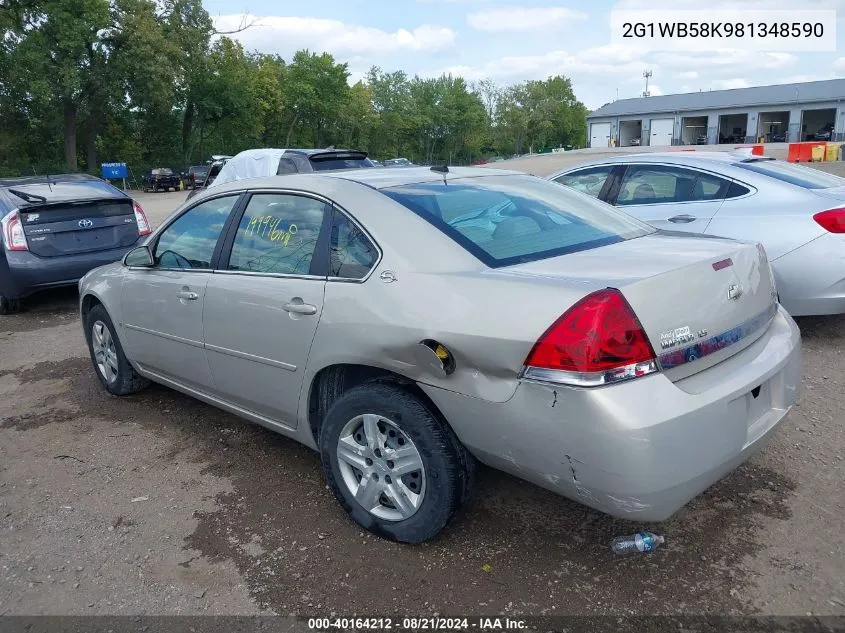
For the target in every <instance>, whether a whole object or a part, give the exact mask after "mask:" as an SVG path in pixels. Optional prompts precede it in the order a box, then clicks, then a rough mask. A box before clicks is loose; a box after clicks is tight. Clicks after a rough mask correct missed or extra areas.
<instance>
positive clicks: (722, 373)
mask: <svg viewBox="0 0 845 633" xmlns="http://www.w3.org/2000/svg"><path fill="white" fill-rule="evenodd" d="M215 166H216V167H217V170H216V172H215ZM0 205H2V231H3V241H4V249H3V255H4V259H3V260H2V262H0V265H2V266H3V267H4V268H2V269H0V272H2V273H4V274H0V283H2V284H3V285H2V286H0V291H2V293H3V294H2V299H0V307H3V306H5V308H4V309H6V310H8V309H9V308H12V309H13V308H14V307H16V306H15V305H14V303H13V302H14V301H15V300H16V299H17V298H19V297H20V296H24V295H25V294H26V293H28V292H31V291H32V290H33V289H36V288H39V287H45V286H50V285H59V284H63V283H68V282H69V281H70V280H72V279H74V278H76V279H79V278H80V277H81V279H80V280H79V283H78V285H79V291H80V315H81V319H82V323H83V331H84V335H85V340H86V342H87V344H88V346H89V349H90V354H91V359H92V363H93V368H94V371H95V373H96V375H97V376H98V378H99V380H100V382H101V383H102V385H103V387H104V388H105V389H106V390H108V391H109V392H110V393H112V394H115V395H128V394H131V393H134V392H136V391H139V390H140V389H143V388H144V387H145V386H146V385H147V384H149V382H150V381H153V382H158V383H161V384H164V385H167V386H170V387H172V388H175V389H177V390H180V391H182V392H184V393H187V394H189V395H192V396H194V397H196V398H198V399H200V400H204V401H206V402H208V403H210V404H212V405H214V406H217V407H220V408H221V409H224V410H227V411H229V412H232V413H234V414H236V415H239V416H241V417H243V418H245V419H247V420H250V421H252V422H255V423H258V424H261V425H263V426H266V427H268V428H270V429H272V430H274V431H276V432H279V433H281V434H283V435H287V436H289V437H292V438H294V439H295V440H296V441H298V442H301V443H303V444H305V445H306V446H309V447H311V448H312V449H315V450H316V451H318V452H319V454H320V459H321V462H322V466H323V471H324V474H325V478H326V481H327V482H328V484H329V487H330V488H331V489H332V491H333V493H334V495H335V496H336V498H337V499H338V501H339V503H340V504H341V505H342V506H343V507H344V508H345V510H346V511H347V513H348V514H349V516H350V517H351V518H352V519H353V520H354V521H356V522H358V523H359V524H360V525H361V526H363V527H364V528H366V529H368V530H371V531H373V532H374V533H376V534H379V535H381V536H383V537H385V538H389V539H393V540H396V541H400V542H407V543H418V542H421V541H424V540H427V539H430V538H433V537H435V536H436V535H437V534H438V533H439V532H440V531H441V530H442V529H443V528H444V527H445V526H446V525H448V524H449V522H450V520H451V519H452V518H453V516H454V515H455V514H456V513H457V512H458V511H459V510H460V509H461V507H462V506H464V505H465V504H466V502H467V500H468V499H469V497H470V495H471V489H472V483H473V474H474V470H475V465H476V463H477V462H482V463H485V464H487V465H489V466H492V467H495V468H499V469H501V470H504V471H506V472H509V473H512V474H513V475H515V476H518V477H521V478H523V479H526V480H528V481H530V482H533V483H535V484H537V485H540V486H543V487H545V488H548V489H550V490H552V491H554V492H556V493H558V494H561V495H563V496H566V497H569V498H571V499H574V500H577V501H580V502H582V503H584V504H586V505H589V506H591V507H593V508H596V509H598V510H600V511H602V512H606V513H608V514H611V515H613V516H616V517H621V518H625V519H629V520H639V521H660V520H663V519H666V518H668V517H669V516H671V515H672V514H673V513H674V512H676V511H677V510H678V509H679V508H680V507H682V506H683V505H684V504H685V503H686V502H687V501H689V500H690V499H691V498H692V497H694V496H695V495H697V494H698V493H700V492H701V491H703V490H704V489H706V488H707V487H709V486H710V485H711V484H713V483H714V482H716V481H717V480H718V479H720V478H721V477H722V476H724V475H725V474H726V473H728V472H730V471H731V470H732V469H733V468H735V467H736V466H738V465H739V464H740V463H742V462H743V461H744V460H745V459H747V458H748V457H749V456H750V455H752V454H753V453H755V452H756V451H757V450H759V449H760V448H761V447H762V445H763V444H764V443H765V441H766V439H767V438H769V437H770V436H771V435H772V433H773V432H774V431H775V429H776V428H777V427H778V425H779V423H780V422H781V421H782V420H783V419H784V417H785V416H786V415H787V413H788V412H789V410H790V409H791V407H792V406H793V405H794V403H795V399H796V395H797V390H798V386H799V384H800V373H801V341H800V334H799V331H798V328H797V326H796V325H795V323H794V321H793V320H792V317H791V316H790V313H791V314H792V315H800V314H827V313H838V312H845V274H844V273H843V272H841V271H839V270H838V269H837V267H836V264H835V263H836V262H837V261H839V257H838V251H839V249H840V246H841V236H842V234H843V233H845V179H841V178H838V177H835V176H832V175H830V174H826V173H824V172H820V171H815V170H810V169H807V168H804V167H798V166H794V165H790V164H786V163H783V162H780V161H775V160H772V159H768V158H763V157H758V156H751V155H748V154H740V153H713V154H710V153H695V154H683V155H682V154H679V153H666V154H647V155H624V156H618V157H615V158H610V159H601V160H597V161H594V162H590V163H583V164H581V165H578V166H574V167H572V168H569V169H567V170H566V171H564V172H561V173H557V174H554V175H553V176H551V177H549V178H547V179H544V178H537V177H534V176H529V175H525V174H520V173H516V172H511V171H505V170H500V169H495V168H483V169H481V168H450V167H445V166H435V167H431V168H423V167H414V166H409V167H405V168H403V169H396V168H382V169H376V168H374V167H373V163H372V161H370V160H369V159H368V158H367V155H366V154H365V153H364V152H356V151H352V150H344V149H335V148H329V149H319V150H318V149H311V150H302V149H297V150H285V149H262V150H249V151H247V152H242V153H241V154H238V155H236V156H234V157H217V158H216V159H215V161H214V163H213V164H212V166H211V167H210V169H209V170H208V173H207V174H206V178H205V181H204V183H203V186H202V187H200V188H197V189H196V190H195V191H192V192H191V194H190V195H189V196H188V199H187V200H186V201H185V202H184V203H183V204H182V205H181V206H180V208H179V209H177V210H176V211H175V212H174V213H173V214H172V215H171V216H170V217H169V218H168V219H167V220H165V221H164V222H163V223H162V224H161V226H159V227H158V228H157V229H156V230H155V231H153V232H150V229H149V225H148V223H147V221H146V218H145V217H144V214H143V211H142V210H141V209H140V207H139V206H138V205H137V204H134V203H133V202H132V201H131V199H129V198H128V197H126V195H125V194H123V193H122V192H120V191H118V190H116V189H114V188H113V187H111V186H110V185H107V184H106V183H103V182H102V181H100V180H99V179H96V178H91V177H75V176H74V177H70V176H68V177H62V178H61V179H59V178H51V179H49V180H46V179H43V178H42V179H34V180H33V179H16V180H13V181H12V180H9V181H0ZM54 258H55V259H54ZM116 260H119V261H116ZM107 262H113V263H107ZM100 264H107V265H104V266H100ZM74 266H75V268H74ZM96 266H99V267H96ZM95 267H96V268H95ZM91 268H94V269H93V270H90V269H91ZM56 269H62V270H63V272H62V273H61V274H60V275H58V276H56V275H53V276H50V275H48V274H47V273H48V272H50V273H53V272H55V270H56ZM88 270H90V272H88ZM42 272H43V273H44V276H43V277H42V276H40V275H41V273H42ZM9 288H11V290H9ZM432 297H437V298H438V299H437V301H435V302H432ZM514 305H519V306H520V307H521V309H520V310H519V312H518V314H517V313H514V311H513V306H514ZM279 315H282V316H279ZM239 323H247V324H248V327H238V325H237V324H239Z"/></svg>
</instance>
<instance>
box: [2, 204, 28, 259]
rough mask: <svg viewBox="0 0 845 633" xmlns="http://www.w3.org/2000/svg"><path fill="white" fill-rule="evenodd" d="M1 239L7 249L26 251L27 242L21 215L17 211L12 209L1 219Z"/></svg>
mask: <svg viewBox="0 0 845 633" xmlns="http://www.w3.org/2000/svg"><path fill="white" fill-rule="evenodd" d="M2 225H3V241H4V242H5V244H6V250H7V251H28V250H29V244H27V243H26V234H24V232H23V224H21V216H20V214H19V213H18V212H17V211H12V212H11V213H9V214H8V215H6V217H4V218H3V220H2Z"/></svg>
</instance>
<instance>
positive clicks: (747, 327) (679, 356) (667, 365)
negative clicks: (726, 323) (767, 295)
mask: <svg viewBox="0 0 845 633" xmlns="http://www.w3.org/2000/svg"><path fill="white" fill-rule="evenodd" d="M777 309H778V304H777V303H773V304H772V305H770V306H769V307H768V308H766V309H765V310H764V311H763V312H761V313H760V314H758V315H756V316H753V317H751V318H750V319H748V320H747V321H744V322H742V323H740V324H739V325H737V326H736V327H734V328H731V329H730V330H727V331H725V332H722V333H721V334H716V335H715V336H711V337H710V338H708V339H706V340H704V341H700V342H698V343H694V344H692V345H688V346H687V347H684V348H681V349H676V350H672V351H671V352H665V353H663V354H660V356H658V357H657V361H658V362H659V363H660V366H661V367H662V368H663V369H673V368H675V367H680V366H681V365H685V364H687V363H691V362H693V361H696V360H699V359H701V358H704V357H705V356H709V355H710V354H715V353H716V352H721V351H722V350H723V349H726V348H728V347H730V346H731V345H735V344H736V343H739V342H740V341H742V340H743V339H746V338H748V337H749V336H751V335H752V334H755V333H756V332H758V331H760V330H761V329H765V328H766V327H768V325H769V323H771V321H772V319H774V318H775V314H776V313H777Z"/></svg>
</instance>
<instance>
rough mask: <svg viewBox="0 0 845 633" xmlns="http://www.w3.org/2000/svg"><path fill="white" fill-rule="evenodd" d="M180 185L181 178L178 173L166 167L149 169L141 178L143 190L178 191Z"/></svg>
mask: <svg viewBox="0 0 845 633" xmlns="http://www.w3.org/2000/svg"><path fill="white" fill-rule="evenodd" d="M181 187H182V180H181V178H179V174H177V173H174V172H173V170H172V169H169V168H167V167H159V168H157V169H151V170H150V171H148V172H147V173H146V174H144V177H143V178H142V179H141V188H142V189H143V190H144V191H167V190H169V189H173V191H179V189H180V188H181Z"/></svg>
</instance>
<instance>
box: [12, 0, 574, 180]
mask: <svg viewBox="0 0 845 633" xmlns="http://www.w3.org/2000/svg"><path fill="white" fill-rule="evenodd" d="M249 27H250V25H249V24H244V25H242V27H241V28H249ZM0 34H2V38H0V175H19V174H31V173H51V172H52V173H56V172H58V171H68V170H70V171H77V170H80V171H81V170H86V171H90V172H92V173H97V172H99V164H100V162H113V161H122V162H126V163H128V164H129V165H130V167H131V168H132V169H133V170H135V171H136V172H138V171H141V170H144V169H147V168H149V167H153V166H168V167H175V168H182V167H184V166H186V165H189V164H197V163H199V162H202V161H204V160H206V159H207V158H208V157H209V156H210V155H211V154H234V153H236V152H239V151H241V150H244V149H248V148H253V147H326V146H330V145H334V146H336V147H348V148H355V149H364V150H367V151H368V152H369V153H370V155H371V156H372V157H374V158H377V159H385V158H393V157H397V156H403V157H406V158H409V159H410V160H412V161H414V162H423V163H433V162H448V163H451V164H467V163H471V162H474V161H476V160H479V159H482V158H484V157H489V156H492V155H511V154H521V153H525V152H528V151H532V150H533V151H541V150H543V149H549V148H552V147H561V146H566V145H572V146H576V147H579V146H583V144H584V135H585V128H586V124H585V121H586V119H585V117H586V114H587V109H586V108H585V107H584V105H583V104H582V103H580V102H579V101H578V100H577V98H576V97H575V94H574V91H573V88H572V83H571V81H570V80H569V79H568V78H566V77H564V76H560V75H555V76H550V77H549V78H548V79H547V80H545V81H526V82H522V83H519V84H516V85H511V86H508V87H504V88H502V87H499V86H497V85H495V84H494V83H493V82H492V81H490V80H483V81H479V82H477V83H475V84H470V83H468V82H466V81H465V80H464V79H462V78H461V77H456V76H451V75H443V76H441V77H437V78H425V77H419V76H413V77H411V76H409V75H407V74H406V73H404V72H402V71H385V70H382V69H381V68H378V67H373V68H371V69H370V71H369V72H368V73H367V75H366V77H365V78H364V79H363V80H361V81H358V82H357V83H355V84H353V85H350V84H349V81H348V79H349V76H350V73H349V68H348V66H347V64H345V63H338V62H337V61H336V60H335V59H334V58H333V57H332V55H330V54H328V53H316V52H312V51H308V50H302V51H299V52H297V53H296V54H295V55H294V56H293V58H292V59H290V60H285V59H283V58H281V57H279V56H277V55H268V54H263V53H258V52H250V51H246V50H245V49H244V48H243V46H242V45H241V44H240V43H239V42H238V41H237V40H236V39H233V38H232V37H231V36H232V35H234V33H233V32H230V33H221V32H218V31H216V30H215V28H214V25H213V21H212V20H211V17H210V16H209V14H208V12H207V11H206V10H205V9H203V7H202V3H201V0H0Z"/></svg>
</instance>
